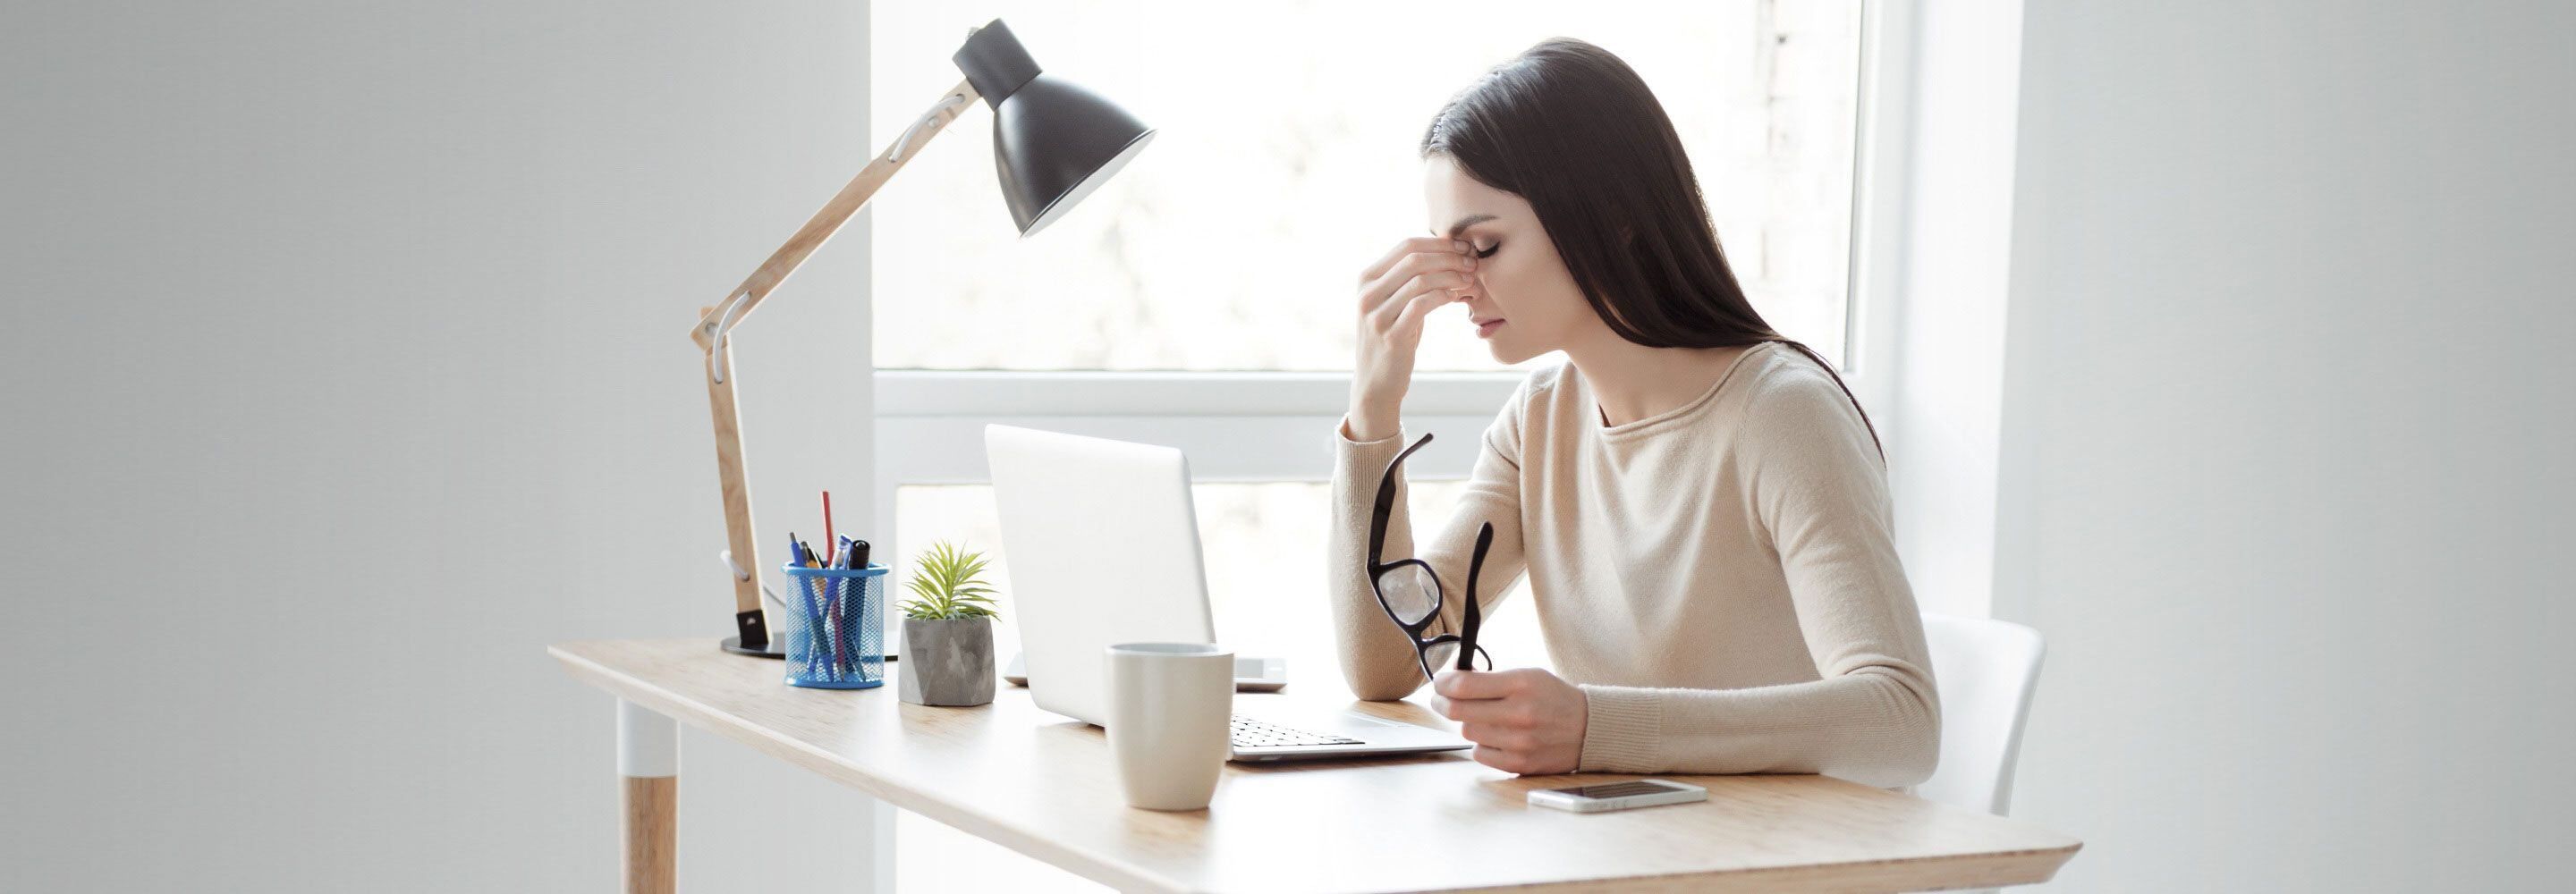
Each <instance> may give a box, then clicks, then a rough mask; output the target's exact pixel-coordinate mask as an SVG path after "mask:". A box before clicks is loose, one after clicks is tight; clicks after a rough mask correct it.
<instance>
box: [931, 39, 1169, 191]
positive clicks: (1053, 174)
mask: <svg viewBox="0 0 2576 894" xmlns="http://www.w3.org/2000/svg"><path fill="white" fill-rule="evenodd" d="M956 62H957V67H958V68H959V69H962V70H964V71H965V72H966V80H967V81H968V82H969V83H971V84H973V85H974V86H975V91H976V92H977V93H980V94H982V95H983V97H984V102H985V103H986V104H988V105H990V106H991V107H992V109H993V166H994V168H995V169H996V171H997V173H999V174H1000V176H1001V181H1002V198H1003V200H1004V201H1007V202H1009V203H1010V205H1011V220H1012V222H1013V223H1016V224H1018V225H1019V228H1020V237H1021V238H1024V239H1025V238H1027V237H1029V236H1033V235H1036V234H1037V231H1039V230H1041V229H1045V228H1046V225H1048V224H1050V223H1054V222H1055V221H1056V219H1057V218H1060V217H1063V216H1064V213H1065V212H1066V211H1069V210H1072V208H1073V206H1074V205H1076V204H1079V203H1081V201H1082V199H1083V197H1084V196H1088V195H1090V194H1091V191H1092V190H1094V189H1097V188H1099V186H1100V184H1101V183H1102V182H1104V181H1107V180H1108V179H1109V178H1110V177H1111V176H1113V175H1115V174H1117V173H1118V169H1119V168H1122V167H1125V166H1126V165H1127V162H1128V160H1129V159H1133V158H1135V157H1136V153H1138V152H1142V151H1144V149H1145V144H1146V143H1149V142H1152V141H1153V139H1154V129H1153V128H1150V127H1146V126H1145V122H1143V121H1139V120H1136V116H1134V115H1130V114H1128V113H1127V110H1126V109H1122V108H1119V107H1118V106H1117V105H1116V104H1114V103H1111V102H1110V101H1108V100H1106V99H1102V98H1100V96H1099V95H1098V94H1095V93H1092V92H1091V91H1089V90H1086V89H1083V88H1082V87H1081V86H1080V85H1077V84H1074V83H1073V82H1071V81H1067V80H1064V79H1062V78H1059V77H1056V76H1055V75H1051V74H1046V73H1044V72H1043V71H1041V70H1039V68H1038V64H1037V62H1036V61H1035V60H1032V59H1030V58H1029V53H1028V50H1027V49H1026V48H1024V47H1022V46H1020V41H1019V39H1018V38H1015V37H1013V36H1011V29H1010V27H1009V26H1007V25H1004V24H1002V20H1000V19H994V20H993V21H992V23H991V24H988V25H985V26H984V27H982V28H978V29H976V30H975V33H974V34H972V35H970V36H968V37H967V38H966V45H965V46H964V47H963V48H961V49H959V50H958V51H957V56H956Z"/></svg>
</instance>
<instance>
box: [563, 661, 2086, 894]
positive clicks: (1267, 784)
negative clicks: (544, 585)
mask: <svg viewBox="0 0 2576 894" xmlns="http://www.w3.org/2000/svg"><path fill="white" fill-rule="evenodd" d="M548 651H549V652H551V653H553V655H554V656H555V657H556V658H557V659H559V660H561V661H562V662H563V665H564V669H565V670H567V671H569V672H571V673H572V675H573V676H574V677H576V678H579V679H580V680H581V681H583V682H585V683H589V684H591V685H593V686H597V687H599V688H601V689H605V690H607V691H608V692H609V693H610V694H613V695H615V696H617V697H618V698H619V699H622V700H624V701H625V702H627V703H629V705H631V706H632V707H628V708H623V709H621V710H623V711H625V712H626V713H625V714H622V715H621V718H622V720H621V723H620V735H621V737H622V738H624V739H626V740H627V741H623V742H621V750H620V764H621V769H622V770H623V771H625V774H626V775H627V776H629V777H630V778H629V779H628V781H627V790H628V794H629V800H628V809H627V823H628V841H629V851H628V862H629V868H628V871H629V876H628V878H629V887H630V888H638V887H639V886H640V889H645V890H668V888H669V884H670V882H669V859H670V853H671V852H670V842H671V837H670V830H671V829H672V825H671V823H672V819H671V816H672V807H673V804H674V799H673V797H672V796H671V792H670V789H671V788H672V787H673V786H674V784H675V780H673V779H670V778H663V776H668V775H671V774H676V768H677V759H676V754H677V748H678V745H677V735H678V731H677V728H676V727H669V726H668V722H667V721H661V720H659V718H655V717H653V716H652V715H648V714H644V713H643V712H644V711H650V712H654V713H656V714H659V715H664V716H667V717H669V718H675V719H677V720H678V721H679V722H682V723H687V724H690V725H692V726H697V727H700V728H703V729H706V730H708V731H710V732H713V733H715V734H717V735H720V736H724V737H726V738H729V739H733V740H735V741H738V742H741V743H743V744H745V745H749V746H751V747H752V748H754V749H756V750H759V751H761V752H763V753H766V754H769V755H771V756H773V757H777V758H779V759H781V760H785V761H787V762H789V763H793V764H795V765H797V766H800V767H804V768H806V769H808V770H812V771H814V772H816V773H820V774H822V775H824V776H827V777H830V778H832V779H835V780H838V781H840V782H841V783H843V784H845V785H848V786H850V787H852V788H855V789H858V790H859V791H861V792H863V793H865V794H867V795H869V796H873V797H876V798H880V799H883V800H884V801H885V802H887V803H890V804H892V805H893V806H896V807H900V808H903V809H905V810H910V811H913V812H915V813H919V814H921V815H923V816H927V817H930V818H932V819H936V820H938V821H940V822H942V823H946V824H948V825H950V826H953V827H956V828H958V829H962V830H964V831H966V832H969V833H972V834H974V835H978V836H981V837H983V838H986V839H989V840H991V841H994V842H996V843H999V844H1001V845H1002V846H1004V847H1008V848H1010V849H1012V850H1015V851H1019V852H1021V853H1024V854H1028V855H1030V856H1032V857H1036V858H1037V859H1040V860H1043V861H1046V862H1048V863H1051V864H1054V865H1056V866H1059V867H1062V868H1064V869H1066V870H1069V871H1071V872H1073V873H1076V874H1078V875H1081V876H1084V877H1086V878H1091V879H1095V880H1098V881H1100V882H1102V883H1105V884H1108V885H1111V886H1114V887H1117V888H1120V889H1122V890H1147V891H1166V890H1168V891H1316V892H1323V891H1433V890H1442V891H1446V890H1472V889H1486V888H1501V887H1510V886H1520V887H1523V888H1524V889H1525V890H1550V891H1554V890H1587V891H1590V890H1603V891H1608V890H1621V891H1636V890H1650V891H1681V890H1688V891H1785V890H1818V891H1906V890H1921V889H1930V888H1955V887H1976V886H1989V885H2012V884H2027V883H2031V882H2040V881H2046V880H2048V878H2049V877H2050V876H2052V875H2055V874H2056V872H2057V867H2058V866H2059V865H2061V864H2063V863H2065V862H2066V860H2067V859H2068V858H2069V857H2072V856H2074V854H2075V851H2076V848H2078V847H2080V846H2081V845H2080V843H2079V842H2077V841H2076V840H2075V839H2073V838H2069V837H2067V836H2064V835H2060V834H2057V833H2054V832H2050V831H2047V830H2045V829H2040V828H2037V827H2034V826H2031V825H2029V824H2026V823H2019V822H2014V821H2011V820H2007V819H2001V818H1997V817H1991V816H1986V815H1984V814H1979V813H1974V812H1970V811H1965V810H1959V809H1955V808H1951V807H1946V806H1943V805H1938V804H1934V803H1932V802H1929V801H1924V800H1922V799H1919V798H1912V797H1907V796H1904V795H1899V794H1895V793H1893V792H1888V791H1885V790H1881V789H1876V788H1871V787H1868V786H1864V785H1859V784H1855V783H1851V782H1845V781H1842V780H1838V779H1833V778H1829V777H1823V776H1672V777H1669V778H1674V779H1682V780H1687V781H1689V782H1693V783H1696V784H1699V785H1704V786H1707V787H1708V790H1709V799H1708V801H1707V802H1705V803H1699V804H1686V805H1676V806H1665V807H1654V808H1648V809H1643V810H1632V811H1623V812H1616V813H1603V814H1574V813H1566V812H1563V811H1557V810H1549V809H1546V808H1540V807H1531V806H1529V805H1528V804H1526V803H1525V802H1524V801H1523V800H1522V798H1523V796H1524V794H1525V793H1527V792H1528V791H1530V790H1531V789H1537V788H1556V787H1561V786H1566V785H1574V784H1577V783H1582V782H1605V781H1613V780H1621V779H1634V778H1637V777H1634V776H1612V775H1601V774H1584V775H1576V776H1534V777H1519V776H1514V775H1512V774H1509V773H1504V772H1501V771H1498V770H1494V769H1492V768H1489V767H1486V766H1484V765H1482V764H1478V763H1476V762H1474V761H1472V760H1469V759H1467V758H1466V757H1464V756H1463V755H1461V754H1457V753H1451V754H1447V755H1442V756H1436V757H1415V758H1403V759H1388V760H1366V761H1325V762H1313V763H1291V764H1278V765H1243V764H1229V765H1227V768H1226V771H1225V777H1224V780H1223V781H1222V782H1220V783H1219V784H1218V787H1217V791H1216V800H1215V802H1214V803H1213V804H1211V805H1210V806H1209V808H1208V809H1207V810H1203V811H1194V812H1189V813H1158V812H1154V811H1149V810H1136V809H1132V808H1129V807H1127V806H1126V804H1125V803H1124V802H1123V801H1122V800H1121V798H1120V795H1119V789H1118V780H1117V778H1116V775H1115V774H1116V770H1115V769H1114V768H1113V765H1112V762H1111V760H1110V757H1109V746H1108V739H1107V737H1106V736H1105V735H1104V734H1103V733H1102V732H1101V730H1099V729H1098V728H1096V727H1092V726H1089V725H1087V724H1084V723H1081V722H1079V721H1075V720H1071V719H1068V718H1064V717H1061V716H1059V715H1056V714H1052V713H1049V712H1046V711H1041V710H1039V709H1038V708H1037V707H1036V706H1035V705H1033V704H1031V703H1030V700H1029V693H1028V690H1026V689H1021V688H1018V687H1014V686H1011V685H1009V684H1007V683H1005V684H1003V685H1002V688H1001V691H1000V692H999V694H998V695H997V696H996V697H995V699H994V701H993V703H992V704H990V705H985V706H981V707H975V708H926V707H922V706H919V705H908V704H904V703H903V702H902V701H901V700H900V699H897V698H896V697H895V687H894V685H893V683H892V681H889V683H888V685H886V686H885V687H883V688H880V689H868V690H858V691H828V690H809V689H797V688H794V687H790V686H786V685H783V684H781V683H780V682H779V673H780V671H779V665H778V663H777V662H775V661H764V660H761V659H754V658H745V657H742V656H737V655H728V654H725V653H723V652H721V651H718V650H717V649H716V647H715V644H714V642H712V641H710V640H699V639H689V640H635V641H618V642H577V643H567V644H563V645H559V646H555V647H552V648H550V649H548ZM887 671H888V672H889V673H893V672H896V668H895V667H893V666H889V667H888V668H887ZM1318 678H1323V679H1318ZM1328 681H1329V682H1328ZM1337 682H1338V679H1337V678H1336V677H1335V676H1334V675H1333V674H1332V672H1331V671H1330V670H1329V669H1318V668H1309V669H1308V670H1307V672H1306V674H1305V676H1304V678H1302V679H1300V680H1298V681H1297V682H1294V683H1292V684H1291V685H1290V687H1289V690H1290V691H1289V692H1283V693H1278V694H1255V693H1238V694H1237V698H1238V699H1239V700H1240V701H1239V702H1238V703H1243V702H1250V701H1252V700H1254V699H1279V698H1298V699H1305V700H1309V701H1312V702H1317V703H1325V704H1332V705H1342V704H1352V705H1356V706H1357V707H1359V708H1360V709H1361V710H1365V711H1368V712H1370V713H1372V714H1376V715H1379V716H1383V717H1388V718H1392V719H1397V720H1404V721H1409V722H1414V723H1420V724H1424V725H1429V726H1442V727H1448V728H1453V729H1454V728H1455V725H1454V724H1451V723H1450V722H1449V721H1447V720H1446V719H1444V718H1441V717H1439V716H1438V715H1436V714H1433V713H1431V711H1430V710H1429V709H1427V708H1424V707H1422V706H1421V705H1418V704H1415V703H1413V702H1409V701H1407V702H1352V701H1350V700H1349V696H1348V694H1347V692H1346V691H1344V690H1342V689H1341V688H1340V687H1339V686H1336V685H1332V684H1333V683H1337ZM638 708H640V709H642V710H638ZM639 715H640V716H639ZM657 724H659V725H660V726H661V728H654V727H656V725H657ZM665 739H667V740H668V741H667V742H665V741H664V740H665ZM666 744H667V745H668V748H669V754H670V755H672V758H671V760H670V761H669V764H668V767H669V773H666V774H663V776H656V775H655V773H657V772H659V770H657V769H656V768H657V767H659V766H661V765H662V761H661V758H660V755H661V754H662V753H663V749H664V746H665V745H666ZM638 769H641V770H643V771H644V772H636V770H638ZM639 777H640V778H639ZM878 852H879V853H886V852H888V851H887V849H884V848H879V849H878ZM880 877H883V874H882V873H881V874H880Z"/></svg>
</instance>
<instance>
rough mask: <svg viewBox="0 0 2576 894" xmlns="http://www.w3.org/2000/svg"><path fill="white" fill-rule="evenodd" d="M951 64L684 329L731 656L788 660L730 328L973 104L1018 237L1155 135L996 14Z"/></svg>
mask: <svg viewBox="0 0 2576 894" xmlns="http://www.w3.org/2000/svg"><path fill="white" fill-rule="evenodd" d="M952 58H953V59H954V61H955V62H956V63H957V67H958V68H959V69H961V70H963V71H964V72H965V73H966V80H965V81H964V82H962V83H959V84H958V85H957V86H956V87H954V88H952V89H950V90H949V91H948V93H947V95H945V96H942V97H940V98H939V101H938V102H937V103H934V104H933V105H931V107H930V110H929V111H927V112H923V113H922V115H921V117H920V118H919V119H917V120H915V121H913V123H912V126H911V127H908V128H905V129H904V132H903V135H902V136H899V137H896V138H895V141H894V144H893V145H892V146H890V147H888V148H887V149H886V151H885V152H884V153H883V154H881V155H878V156H877V157H876V158H875V159H873V160H871V161H869V162H868V164H867V167H865V168H861V169H860V170H859V175H858V176H857V177H855V178H853V179H851V180H850V184H849V185H848V186H844V187H841V192H840V194H838V195H835V196H833V197H832V200H831V201H829V202H826V203H824V205H823V210H821V211H817V212H815V213H814V218H813V219H812V220H808V221H806V222H805V226H804V228H803V229H799V230H797V231H796V235H794V236H792V237H789V238H788V240H787V244H785V245H781V246H779V247H778V251H777V252H776V253H773V254H771V255H770V256H769V260H768V261H766V262H763V263H762V264H761V265H760V269H758V270H754V271H752V273H751V278H749V279H746V280H743V282H742V285H741V286H740V287H737V288H735V289H734V290H733V293H732V294H730V295H727V296H725V299H724V300H723V301H722V302H719V303H717V304H716V305H715V306H713V307H709V308H704V309H701V311H700V314H701V315H700V317H699V318H698V325H697V328H694V329H691V330H689V338H690V339H692V340H694V341H696V342H697V343H698V347H699V348H701V349H703V350H704V351H706V355H707V358H706V372H707V402H708V404H709V405H710V406H712V407H713V408H714V410H715V426H716V471H717V474H718V476H719V480H720V481H721V482H722V483H723V487H724V513H725V540H726V543H727V545H728V547H729V549H728V550H727V552H726V553H725V560H726V563H727V564H728V565H729V566H730V570H731V571H732V572H733V607H734V627H735V635H734V636H730V637H726V638H725V640H724V643H723V645H724V648H725V650H726V651H728V652H736V653H740V654H745V655H762V656H767V657H770V658H784V657H786V656H785V654H784V652H783V650H781V649H780V648H778V647H775V646H773V645H772V644H771V643H770V641H769V622H768V617H767V615H766V614H764V613H763V611H762V606H761V602H760V578H759V571H760V568H761V565H760V549H759V547H758V546H757V545H755V540H756V538H755V537H754V536H753V533H752V529H751V489H750V488H749V487H748V486H746V484H745V483H744V479H743V461H742V423H741V417H740V416H739V414H737V413H736V412H735V409H734V398H733V395H734V377H733V356H732V352H731V350H729V348H728V346H727V341H728V339H727V336H728V335H729V334H730V333H731V332H732V331H733V327H734V325H735V324H738V323H740V322H742V318H744V317H746V316H750V315H751V312H752V310H753V309H754V308H757V307H759V306H760V301H761V299H763V298H766V297H768V296H769V292H770V290H772V289H775V288H777V287H778V284H779V283H780V282H783V281H785V280H786V279H787V275H788V274H790V273H793V272H795V271H796V268H797V267H798V266H799V265H802V264H803V263H805V258H806V256H808V255H811V254H813V253H814V250H815V249H816V248H820V247H821V246H822V245H823V242H824V241H825V240H828V239H830V238H832V234H833V233H835V232H838V231H839V230H840V229H841V225H842V224H844V223H847V222H848V221H849V219H850V215H853V214H856V213H858V210H859V208H861V207H862V206H865V205H866V204H867V203H868V199H869V197H871V196H874V195H875V194H876V191H877V188H878V187H880V186H883V185H885V182H886V180H887V179H888V178H890V177H893V176H894V173H895V172H896V171H899V170H902V169H903V165H904V162H905V161H907V160H909V159H910V158H911V157H912V155H913V153H914V150H916V149H917V148H918V147H919V146H921V145H922V144H924V143H926V142H928V141H929V140H930V138H931V137H935V136H938V135H939V132H940V131H941V130H942V129H945V128H946V127H947V126H948V124H949V122H951V121H955V120H957V116H958V115H960V114H963V113H964V112H965V110H966V109H967V107H969V106H972V105H973V104H974V103H975V100H976V99H977V98H978V97H981V98H982V99H983V100H984V102H985V104H986V105H988V106H991V107H992V109H993V163H994V167H995V168H996V169H997V170H998V172H999V173H1000V175H1001V181H1002V198H1003V200H1004V201H1006V202H1008V203H1009V204H1010V206H1011V219H1012V221H1013V222H1014V223H1017V224H1018V225H1019V228H1020V237H1021V238H1023V239H1025V238H1028V237H1030V236H1033V235H1036V234H1037V232H1038V231H1039V230H1042V229H1045V228H1046V226H1047V225H1048V224H1051V223H1054V222H1055V221H1056V220H1057V219H1058V218H1061V217H1063V216H1064V214H1065V212H1066V211H1068V210H1071V209H1072V208H1073V206H1074V205H1075V204H1076V203H1079V202H1081V201H1082V199H1083V197H1084V196H1088V195H1090V194H1091V191H1092V190H1094V189H1096V188H1098V187H1099V186H1100V184H1101V182H1102V181H1105V180H1108V179H1109V178H1110V177H1111V176H1112V175H1114V174H1116V173H1117V172H1118V169H1119V168H1121V167H1125V166H1126V164H1127V162H1128V160H1129V159H1132V158H1135V157H1136V153H1138V152H1141V151H1143V150H1144V148H1145V144H1146V143H1147V142H1149V141H1151V140H1152V139H1153V137H1154V130H1153V129H1152V128H1149V127H1146V126H1145V124H1144V122H1142V121H1138V120H1136V117H1135V116H1134V115H1130V114H1128V113H1127V111H1126V110H1124V109H1121V108H1119V107H1118V106H1116V105H1114V104H1112V103H1110V102H1109V101H1108V100H1105V99H1102V98H1100V97H1099V96H1097V95H1094V94H1093V93H1092V92H1091V91H1089V90H1085V89H1083V88H1082V87H1080V86H1077V85H1075V84H1072V83H1069V82H1067V81H1065V80H1064V79H1062V78H1059V77H1057V76H1055V75H1052V74H1047V73H1045V72H1043V71H1042V70H1040V69H1039V68H1038V64H1037V62H1036V61H1034V60H1032V59H1030V58H1029V52H1028V50H1027V49H1026V48H1024V47H1022V46H1020V41H1019V39H1018V38H1016V37H1013V36H1012V35H1011V29H1010V28H1009V27H1008V26H1005V25H1003V24H1002V20H1000V19H994V20H993V21H992V22H991V23H989V24H986V25H985V26H984V27H982V28H976V29H973V30H970V31H968V32H967V34H966V44H965V46H963V47H961V48H959V49H958V50H957V55H956V56H954V57H952Z"/></svg>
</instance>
